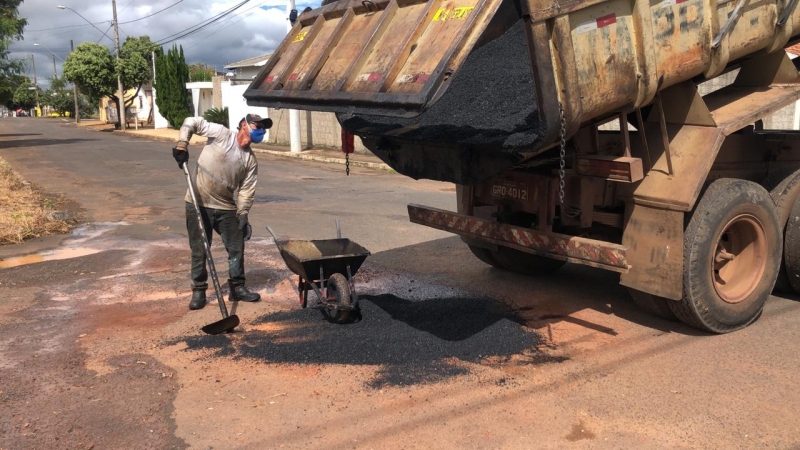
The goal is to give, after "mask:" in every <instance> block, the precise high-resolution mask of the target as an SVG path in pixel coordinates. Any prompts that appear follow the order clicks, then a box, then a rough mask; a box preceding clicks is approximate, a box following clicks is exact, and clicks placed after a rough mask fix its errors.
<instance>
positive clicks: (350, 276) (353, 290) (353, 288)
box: [347, 264, 358, 307]
mask: <svg viewBox="0 0 800 450" xmlns="http://www.w3.org/2000/svg"><path fill="white" fill-rule="evenodd" d="M347 281H348V282H349V283H350V294H351V295H352V296H353V306H356V307H357V306H358V294H357V293H356V282H355V281H353V274H352V273H351V272H350V264H348V265H347Z"/></svg>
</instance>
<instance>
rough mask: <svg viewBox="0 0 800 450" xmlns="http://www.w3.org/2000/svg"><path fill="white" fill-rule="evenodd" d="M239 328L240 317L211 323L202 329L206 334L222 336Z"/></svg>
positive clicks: (229, 317) (234, 316) (231, 317)
mask: <svg viewBox="0 0 800 450" xmlns="http://www.w3.org/2000/svg"><path fill="white" fill-rule="evenodd" d="M237 326H239V316H236V315H233V316H228V317H226V318H224V319H222V320H218V321H216V322H214V323H210V324H208V325H206V326H204V327H203V328H202V330H203V333H205V334H220V333H225V332H228V331H233V329H234V328H236V327H237Z"/></svg>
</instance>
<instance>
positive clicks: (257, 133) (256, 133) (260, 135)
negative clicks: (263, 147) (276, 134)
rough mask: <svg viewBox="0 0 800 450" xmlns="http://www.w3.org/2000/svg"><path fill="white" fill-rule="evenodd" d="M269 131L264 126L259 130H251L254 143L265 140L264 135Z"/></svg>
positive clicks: (251, 138)
mask: <svg viewBox="0 0 800 450" xmlns="http://www.w3.org/2000/svg"><path fill="white" fill-rule="evenodd" d="M266 133H267V130H265V129H263V128H259V129H257V130H250V140H251V141H253V144H259V143H261V141H263V140H264V135H265V134H266Z"/></svg>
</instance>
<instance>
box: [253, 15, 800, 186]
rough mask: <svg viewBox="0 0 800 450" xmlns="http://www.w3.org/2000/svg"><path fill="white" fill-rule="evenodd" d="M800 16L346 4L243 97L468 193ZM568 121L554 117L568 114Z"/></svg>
mask: <svg viewBox="0 0 800 450" xmlns="http://www.w3.org/2000/svg"><path fill="white" fill-rule="evenodd" d="M796 6H797V2H796V1H786V2H783V1H765V2H758V3H753V2H749V0H738V1H724V0H686V1H682V0H678V1H675V0H662V1H642V0H635V1H633V2H631V1H628V0H605V1H597V0H585V1H561V2H559V1H550V0H548V1H545V0H528V1H521V2H514V1H511V0H450V1H448V0H430V1H419V0H391V1H385V0H384V1H361V0H341V1H338V2H335V3H332V4H329V5H326V6H323V7H321V8H318V9H316V10H313V11H309V12H306V13H304V14H302V15H301V16H300V17H299V19H298V21H297V23H296V25H295V27H294V28H293V29H292V31H291V32H290V34H289V36H288V37H287V38H286V39H285V40H284V42H283V43H282V44H281V45H280V46H279V48H278V49H277V50H276V51H275V53H274V54H273V56H272V57H271V58H270V60H269V62H268V64H267V65H266V66H265V67H264V69H263V70H262V72H261V73H260V74H259V76H258V77H256V79H255V80H254V81H253V83H252V84H251V86H250V88H249V89H248V90H247V91H246V92H245V97H246V98H247V100H248V103H249V104H251V105H260V106H271V107H278V108H281V107H291V108H297V109H307V110H316V111H333V112H337V113H339V116H340V121H341V122H342V124H343V125H344V127H345V128H346V129H348V130H349V131H351V132H353V133H355V134H357V135H359V136H361V137H362V138H363V139H364V142H365V144H366V145H367V147H368V148H370V149H371V150H372V151H373V152H375V153H376V154H377V155H378V156H380V157H381V158H382V159H384V160H385V161H387V162H388V163H389V164H391V165H392V166H393V167H394V168H395V169H397V170H398V171H400V172H401V173H404V174H406V175H409V176H412V177H415V178H432V179H439V180H446V181H454V182H457V183H462V184H474V183H476V182H478V181H480V180H483V179H485V178H487V177H488V176H490V175H492V174H495V173H499V172H501V171H502V170H505V169H508V168H510V167H513V166H515V165H517V164H519V163H520V162H521V161H524V160H526V159H530V158H532V157H534V156H536V155H537V154H539V153H540V152H541V151H542V150H543V149H546V148H547V147H548V146H550V145H552V144H553V143H555V142H556V141H557V140H558V139H559V137H560V135H561V134H562V118H563V125H564V131H565V132H566V137H569V136H571V135H572V134H574V133H575V132H576V131H577V130H578V128H579V127H580V126H581V125H582V124H585V123H587V122H589V121H591V120H594V119H598V118H601V117H603V116H604V115H607V114H610V113H612V112H614V111H620V110H627V111H632V110H633V109H635V108H640V107H643V106H646V105H648V104H650V103H651V102H652V101H653V99H654V97H655V95H656V93H657V92H658V91H659V90H663V89H665V88H667V87H669V86H672V85H675V84H678V83H681V82H683V81H686V80H689V79H692V78H694V77H698V76H700V77H707V78H710V77H715V76H717V75H719V74H720V73H722V72H723V71H724V70H725V69H726V67H728V66H730V65H731V64H734V63H737V62H739V61H741V60H742V59H743V58H746V57H748V56H750V55H753V54H758V53H759V52H760V53H763V52H767V51H779V50H781V49H782V48H783V46H784V45H785V44H787V42H789V41H790V39H791V37H793V36H795V35H796V34H798V29H799V27H800V11H798V9H797V7H796ZM562 111H563V112H562Z"/></svg>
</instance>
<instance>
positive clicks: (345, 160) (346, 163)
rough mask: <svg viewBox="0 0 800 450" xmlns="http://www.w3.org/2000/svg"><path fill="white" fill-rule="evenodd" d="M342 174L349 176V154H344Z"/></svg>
mask: <svg viewBox="0 0 800 450" xmlns="http://www.w3.org/2000/svg"><path fill="white" fill-rule="evenodd" d="M344 172H345V173H346V174H347V176H348V177H349V176H350V153H345V154H344Z"/></svg>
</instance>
